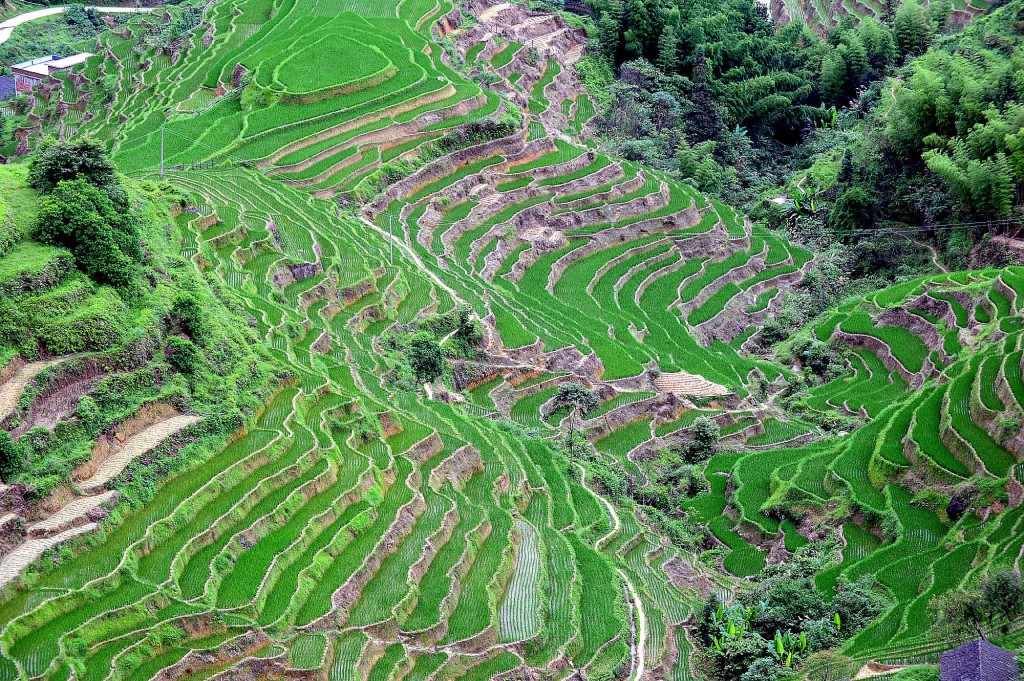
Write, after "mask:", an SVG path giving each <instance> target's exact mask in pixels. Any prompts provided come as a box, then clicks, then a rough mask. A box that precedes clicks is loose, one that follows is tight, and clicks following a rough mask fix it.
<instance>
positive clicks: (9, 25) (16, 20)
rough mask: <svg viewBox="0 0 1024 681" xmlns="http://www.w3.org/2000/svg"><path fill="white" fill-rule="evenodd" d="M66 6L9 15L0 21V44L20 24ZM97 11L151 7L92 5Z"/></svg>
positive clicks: (122, 11) (133, 11) (146, 9)
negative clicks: (13, 15) (5, 19)
mask: <svg viewBox="0 0 1024 681" xmlns="http://www.w3.org/2000/svg"><path fill="white" fill-rule="evenodd" d="M65 9H67V7H63V6H61V7H47V8H46V9H37V10H33V11H31V12H25V13H24V14H19V15H18V16H16V17H11V18H10V19H8V20H7V21H4V22H2V23H0V45H2V44H3V43H5V42H7V39H8V38H10V37H11V34H12V33H14V29H15V28H17V27H18V26H21V25H22V24H25V23H28V22H30V21H35V20H36V19H42V18H43V17H49V16H53V15H54V14H60V13H62V12H63V11H64V10H65ZM93 9H94V10H96V11H97V12H103V13H105V14H136V13H139V12H151V11H153V8H152V7H93Z"/></svg>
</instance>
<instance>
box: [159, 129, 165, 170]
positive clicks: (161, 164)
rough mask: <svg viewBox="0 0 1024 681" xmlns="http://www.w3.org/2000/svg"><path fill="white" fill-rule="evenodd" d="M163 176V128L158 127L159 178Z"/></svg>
mask: <svg viewBox="0 0 1024 681" xmlns="http://www.w3.org/2000/svg"><path fill="white" fill-rule="evenodd" d="M163 176H164V126H162V125H161V126H160V177H163Z"/></svg>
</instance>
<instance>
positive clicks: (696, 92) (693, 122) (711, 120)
mask: <svg viewBox="0 0 1024 681" xmlns="http://www.w3.org/2000/svg"><path fill="white" fill-rule="evenodd" d="M709 71H710V67H709V65H708V60H707V57H706V56H705V52H704V48H703V47H700V48H698V50H697V52H696V54H694V56H693V77H692V80H693V89H692V90H691V91H690V106H689V107H688V108H687V111H686V136H687V138H689V140H690V142H692V143H694V144H697V143H699V142H704V141H706V140H718V139H721V134H722V127H723V121H722V113H721V108H720V107H719V105H718V103H717V102H716V101H715V100H714V98H713V97H712V96H711V91H710V87H709V83H708V75H709Z"/></svg>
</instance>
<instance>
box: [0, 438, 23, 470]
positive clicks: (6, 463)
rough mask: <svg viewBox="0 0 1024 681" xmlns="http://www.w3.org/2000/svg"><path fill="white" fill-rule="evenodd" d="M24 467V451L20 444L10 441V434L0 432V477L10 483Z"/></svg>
mask: <svg viewBox="0 0 1024 681" xmlns="http://www.w3.org/2000/svg"><path fill="white" fill-rule="evenodd" d="M24 465H25V450H24V448H23V447H22V446H21V443H20V442H15V441H14V440H13V439H11V434H10V433H8V432H7V431H6V430H0V477H2V478H3V479H4V480H6V481H8V482H10V480H11V478H12V477H13V476H15V475H17V474H18V472H19V471H21V469H22V468H23V467H24Z"/></svg>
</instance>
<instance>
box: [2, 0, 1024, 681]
mask: <svg viewBox="0 0 1024 681" xmlns="http://www.w3.org/2000/svg"><path fill="white" fill-rule="evenodd" d="M630 4H631V5H632V4H634V3H630ZM1018 6H1019V2H1018V3H1010V4H1009V6H1007V7H1005V8H1002V9H1001V10H998V11H1007V10H1011V9H1013V8H1015V7H1016V8H1017V10H1015V11H1019V7H1018ZM748 9H749V11H752V8H748ZM694 11H696V10H694ZM992 16H993V17H994V16H995V13H993V15H992ZM630 17H631V20H632V19H636V15H635V14H630ZM986 18H987V17H986ZM605 23H607V22H605ZM863 26H865V24H861V27H862V29H861V30H867V29H863ZM755 29H756V30H755V31H754V32H755V33H760V34H763V35H762V36H761V37H762V38H763V43H762V46H763V45H769V47H766V48H765V49H769V48H770V43H771V42H772V40H775V39H776V38H772V37H770V36H768V32H770V31H771V27H770V25H769V24H767V22H765V23H764V24H763V25H762V24H760V23H759V24H758V25H757V26H756V27H755ZM784 30H789V31H790V32H791V34H792V35H793V36H796V35H798V34H799V30H796V29H794V28H790V29H784ZM851 30H852V29H851ZM627 32H628V31H627ZM782 35H783V38H781V39H785V36H786V35H790V34H782ZM851 35H852V34H851ZM634 37H635V31H634ZM648 38H649V36H648ZM97 43H98V49H96V50H94V51H95V53H96V54H95V55H94V56H93V57H91V58H90V59H89V60H88V62H87V63H86V64H85V65H84V66H83V67H81V68H79V69H77V70H74V71H72V72H68V73H64V74H61V75H60V76H58V80H57V81H56V82H53V83H49V84H44V85H43V86H41V88H40V90H39V91H37V93H36V94H35V96H34V98H33V101H32V102H31V111H32V116H31V117H30V118H26V119H25V120H24V122H25V123H26V125H24V126H21V127H19V128H18V133H16V134H17V136H18V139H19V140H21V141H22V142H23V143H24V144H25V145H26V146H31V147H34V148H35V151H34V155H33V159H34V160H33V161H32V162H31V166H30V167H29V168H26V167H24V166H17V165H14V166H11V167H10V168H9V169H7V170H6V171H5V174H4V176H3V177H4V178H5V189H7V190H8V191H7V192H5V194H4V196H5V198H6V199H7V200H8V201H10V202H12V206H11V210H10V215H11V216H12V219H11V220H10V221H8V226H7V227H5V228H4V230H5V231H3V232H2V233H0V234H2V235H3V238H2V239H0V253H2V257H0V290H3V292H4V297H3V298H2V299H0V305H2V306H3V310H4V311H9V312H7V313H6V314H5V315H4V319H5V322H4V325H3V326H2V327H0V353H2V354H0V357H2V358H3V365H4V369H3V374H0V377H2V379H3V381H2V382H0V398H3V399H0V405H5V404H7V403H10V404H11V409H10V416H7V415H3V420H2V421H0V423H2V425H3V426H4V432H3V433H0V438H3V439H0V455H2V457H3V458H0V464H2V465H3V466H4V470H0V476H2V477H3V479H4V482H5V484H9V486H8V487H6V488H5V489H7V490H16V491H17V492H18V499H19V502H18V503H16V504H14V503H12V504H10V505H9V507H5V508H3V511H4V516H3V518H2V519H0V530H2V531H3V535H2V539H3V542H2V544H0V551H2V553H0V579H2V580H3V581H2V584H0V679H5V680H6V679H36V678H45V679H61V680H65V679H71V678H74V679H86V678H88V679H105V678H118V679H122V678H123V679H150V678H193V679H201V678H280V677H283V676H289V677H296V678H329V679H332V680H333V679H352V678H363V679H371V678H372V679H387V678H392V677H393V678H396V679H397V678H406V677H409V678H422V679H454V678H469V679H473V678H479V679H486V678H541V677H543V678H567V677H571V676H572V675H573V674H576V673H581V674H583V675H585V677H586V678H594V679H626V678H628V679H638V680H639V679H647V678H659V679H660V678H669V677H671V678H674V679H690V678H715V679H740V678H742V679H744V680H745V681H753V680H755V679H761V678H765V679H772V678H787V677H789V676H793V677H794V678H796V677H798V676H799V675H803V674H806V673H807V672H808V671H810V672H814V671H815V670H816V669H819V667H821V666H828V665H829V664H830V661H834V660H836V659H840V660H841V662H842V664H843V665H845V666H848V667H850V668H851V669H853V668H856V667H859V666H861V665H863V664H865V663H867V662H869V661H876V662H893V661H905V660H908V659H914V660H931V659H934V657H935V656H936V655H937V654H938V653H939V652H941V651H943V650H945V649H947V648H948V647H950V645H951V643H952V642H953V640H954V639H951V638H950V637H949V633H950V628H949V627H944V626H940V625H945V624H948V622H947V620H948V619H949V618H948V617H947V614H948V613H949V612H951V611H952V609H951V608H950V607H948V602H949V599H950V598H952V597H954V596H956V595H957V594H958V593H960V592H961V591H964V592H966V591H967V590H968V589H973V588H975V587H977V588H978V589H979V593H983V592H986V591H985V590H986V589H988V592H991V591H992V588H993V587H991V586H990V585H992V584H1003V583H1004V582H1001V581H999V580H1003V579H1011V581H1012V575H1013V574H1014V570H1018V569H1019V556H1020V555H1021V553H1022V551H1024V548H1022V538H1024V533H1022V532H1021V527H1020V510H1021V509H1022V508H1024V506H1022V501H1024V498H1022V497H1024V485H1022V482H1024V481H1022V480H1021V475H1022V473H1021V471H1022V465H1021V464H1019V463H1018V461H1019V460H1020V459H1022V458H1024V443H1022V442H1021V440H1020V435H1019V432H1020V423H1021V419H1022V418H1024V383H1022V379H1021V375H1022V351H1024V345H1022V338H1024V328H1022V327H1021V319H1022V318H1024V315H1022V313H1024V268H1021V267H1014V266H1007V267H1000V268H987V269H979V270H972V271H958V272H946V273H944V274H929V275H927V276H918V277H916V278H913V279H908V280H906V281H900V282H898V283H896V284H894V285H892V286H888V287H885V288H881V289H876V290H873V291H872V292H870V293H867V294H865V293H863V292H861V293H858V294H857V295H850V296H847V295H845V294H847V293H849V289H845V288H842V287H841V286H839V285H838V284H837V283H836V282H835V281H834V280H835V278H836V277H837V276H838V275H841V274H845V273H842V272H840V271H838V270H837V269H836V267H835V262H834V258H833V257H832V256H831V255H830V254H829V253H828V252H827V251H823V250H816V249H812V248H810V247H808V246H806V245H801V244H800V243H797V241H796V239H795V238H793V237H792V236H787V234H785V233H782V232H776V231H772V230H770V229H768V228H767V227H766V226H764V225H763V224H761V223H754V222H752V221H751V220H749V219H748V218H747V217H745V216H744V215H743V213H742V212H740V211H739V210H737V209H735V208H733V207H730V206H729V205H727V204H726V203H723V202H721V201H720V200H718V199H716V198H714V197H712V196H709V195H707V194H704V193H701V192H700V191H698V190H697V189H694V188H693V187H691V186H690V185H689V184H687V183H686V182H684V181H681V180H680V179H679V177H680V173H678V172H674V171H673V169H671V168H667V167H664V166H662V167H656V166H657V165H658V164H657V163H654V164H651V163H645V162H644V160H650V159H644V158H643V156H642V155H640V156H633V155H631V154H629V153H628V150H625V149H624V148H623V147H622V146H621V145H618V144H613V145H612V150H609V149H608V148H607V147H606V146H605V145H603V144H602V138H600V137H599V136H598V132H599V131H600V129H601V125H602V124H603V125H607V120H608V119H607V117H608V116H609V109H608V108H607V106H608V100H606V99H605V100H601V98H600V97H599V94H600V93H596V92H595V93H591V92H588V90H587V88H586V87H585V86H584V85H583V82H591V78H590V76H591V75H592V74H590V75H588V69H590V68H593V60H595V59H597V58H599V57H600V55H596V54H594V53H593V51H592V50H591V48H590V46H589V45H588V36H587V33H586V31H585V30H584V29H582V28H579V27H578V22H577V20H576V19H572V18H566V17H565V16H563V15H561V14H558V13H556V12H552V11H535V10H530V9H529V8H527V7H526V6H525V5H520V4H514V3H500V4H499V3H493V2H489V1H487V0H470V1H469V2H466V3H464V4H462V5H460V6H459V7H454V6H451V5H448V4H444V3H430V2H422V1H420V0H402V1H401V2H388V1H387V0H375V1H374V2H369V1H368V0H360V1H359V2H356V1H354V0H221V1H220V2H217V3H210V4H207V5H204V6H199V5H195V6H193V5H191V4H189V3H183V4H181V5H178V6H171V7H166V8H162V9H160V10H159V11H157V12H154V13H152V14H150V15H146V16H136V17H132V18H131V19H130V20H128V21H126V22H123V23H121V24H119V25H117V26H116V28H114V29H112V30H110V31H107V32H104V33H102V34H100V36H99V37H98V38H97ZM641 43H642V41H641ZM826 45H828V44H827V43H823V44H817V46H816V47H814V48H813V49H814V50H816V51H817V52H818V53H827V52H828V51H829V50H838V49H839V48H838V47H837V46H835V45H828V46H827V47H826ZM623 49H624V50H628V49H632V48H630V47H628V45H625V46H624V47H623ZM643 49H648V48H643ZM679 49H681V48H679ZM939 49H941V48H939ZM932 54H934V53H933V52H929V53H928V54H926V55H925V57H922V58H921V59H924V60H929V59H940V57H933V56H931V55H932ZM606 56H608V55H606ZM820 56H821V55H820V54H818V55H817V56H815V57H814V59H820ZM612 57H613V58H614V57H615V55H612ZM915 63H916V62H915ZM923 63H925V62H923ZM624 68H625V67H624ZM635 68H636V69H637V70H636V73H639V74H640V75H644V74H647V75H651V74H652V73H653V72H650V71H645V70H644V68H646V67H643V66H642V65H640V66H636V67H635ZM908 68H922V69H923V68H924V66H920V67H914V66H910V67H908ZM625 70H626V71H627V72H628V68H625ZM581 73H582V74H583V77H584V81H583V82H581V75H580V74H581ZM690 75H691V76H694V78H695V82H697V83H698V85H699V81H700V67H699V65H698V66H697V73H696V74H694V73H691V74H690ZM720 76H722V74H718V73H716V74H714V77H715V78H718V77H720ZM776 76H778V74H776ZM680 77H682V76H680ZM705 77H708V74H705ZM779 77H781V76H779ZM759 82H762V84H763V81H759ZM800 87H802V86H799V87H798V89H800ZM697 91H698V92H699V91H700V88H699V87H698V88H697ZM705 94H707V93H705ZM708 96H709V97H710V96H711V95H708ZM893 96H894V97H895V96H899V95H898V94H894V95H893ZM709 101H710V100H709ZM808 101H809V100H808ZM790 103H792V102H790ZM602 105H604V108H603V109H602ZM787 106H789V104H787ZM798 106H800V107H806V106H810V104H809V103H801V104H799V105H798ZM599 116H600V117H605V118H604V121H603V122H602V119H601V118H599ZM794 120H795V119H794ZM783 127H785V126H783ZM797 127H798V126H796V127H793V128H792V129H791V130H790V131H791V132H795V130H796V128H797ZM781 129H782V128H780V130H781ZM766 131H767V129H766ZM51 135H57V136H59V137H61V138H64V139H68V140H71V141H70V142H61V141H57V140H54V139H53V138H52V137H51ZM766 135H767V136H768V137H772V138H773V139H774V138H775V135H774V133H768V132H766ZM781 138H785V135H784V134H781V135H780V139H774V141H773V142H771V143H772V144H775V143H780V144H781V143H785V142H786V140H785V139H781ZM766 139H767V137H766ZM83 140H85V141H83ZM89 140H97V141H98V142H99V144H97V142H93V141H89ZM949 145H950V147H952V146H955V144H954V143H953V142H949ZM108 153H109V158H110V159H111V161H112V163H113V165H112V166H111V165H109V162H108V161H107V154H108ZM937 153H938V152H937ZM85 161H88V162H85ZM846 162H847V163H849V162H850V161H849V159H847V161H846ZM115 167H116V170H117V171H119V173H123V175H120V174H116V173H114V168H115ZM684 177H685V175H684ZM30 184H31V187H30V186H29V185H30ZM69 225H70V226H73V227H74V229H69V228H68V226H69ZM792 233H793V234H799V230H794V231H793V232H792ZM814 245H817V244H814ZM97 253H99V254H100V255H97ZM5 282H6V283H5ZM862 288H863V287H862ZM794 300H796V301H813V302H814V305H816V312H818V311H820V312H823V313H822V314H810V315H807V316H808V317H811V318H812V320H811V322H810V323H809V324H806V325H803V324H800V323H797V322H798V321H802V320H795V319H793V320H791V321H790V322H787V321H785V320H786V314H787V310H789V309H790V308H791V307H792V305H793V304H794V303H793V301H794ZM840 301H841V302H840ZM6 320H11V321H6ZM780 320H783V321H781V322H780ZM129 360H130V361H131V363H129ZM76 372H77V373H76ZM129 379H130V380H129ZM26 426H27V427H26ZM6 498H7V497H5V499H6ZM1011 586H1012V585H1011ZM1018 587H1019V584H1018ZM971 593H973V592H971ZM986 593H987V592H986ZM1018 614H1019V613H1018ZM1017 624H1018V622H1016V621H1015V616H1014V613H1013V612H1012V611H1011V610H1004V611H999V612H998V613H996V614H994V615H993V616H992V617H991V618H990V619H989V621H988V622H987V626H989V627H991V628H992V632H991V633H992V634H993V636H995V637H996V640H998V641H1000V642H1002V643H1005V644H1006V645H1014V644H1015V643H1016V642H1017V641H1018V639H1019V636H1020V631H1019V628H1018V627H1017ZM960 633H961V632H957V634H956V635H960Z"/></svg>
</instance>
